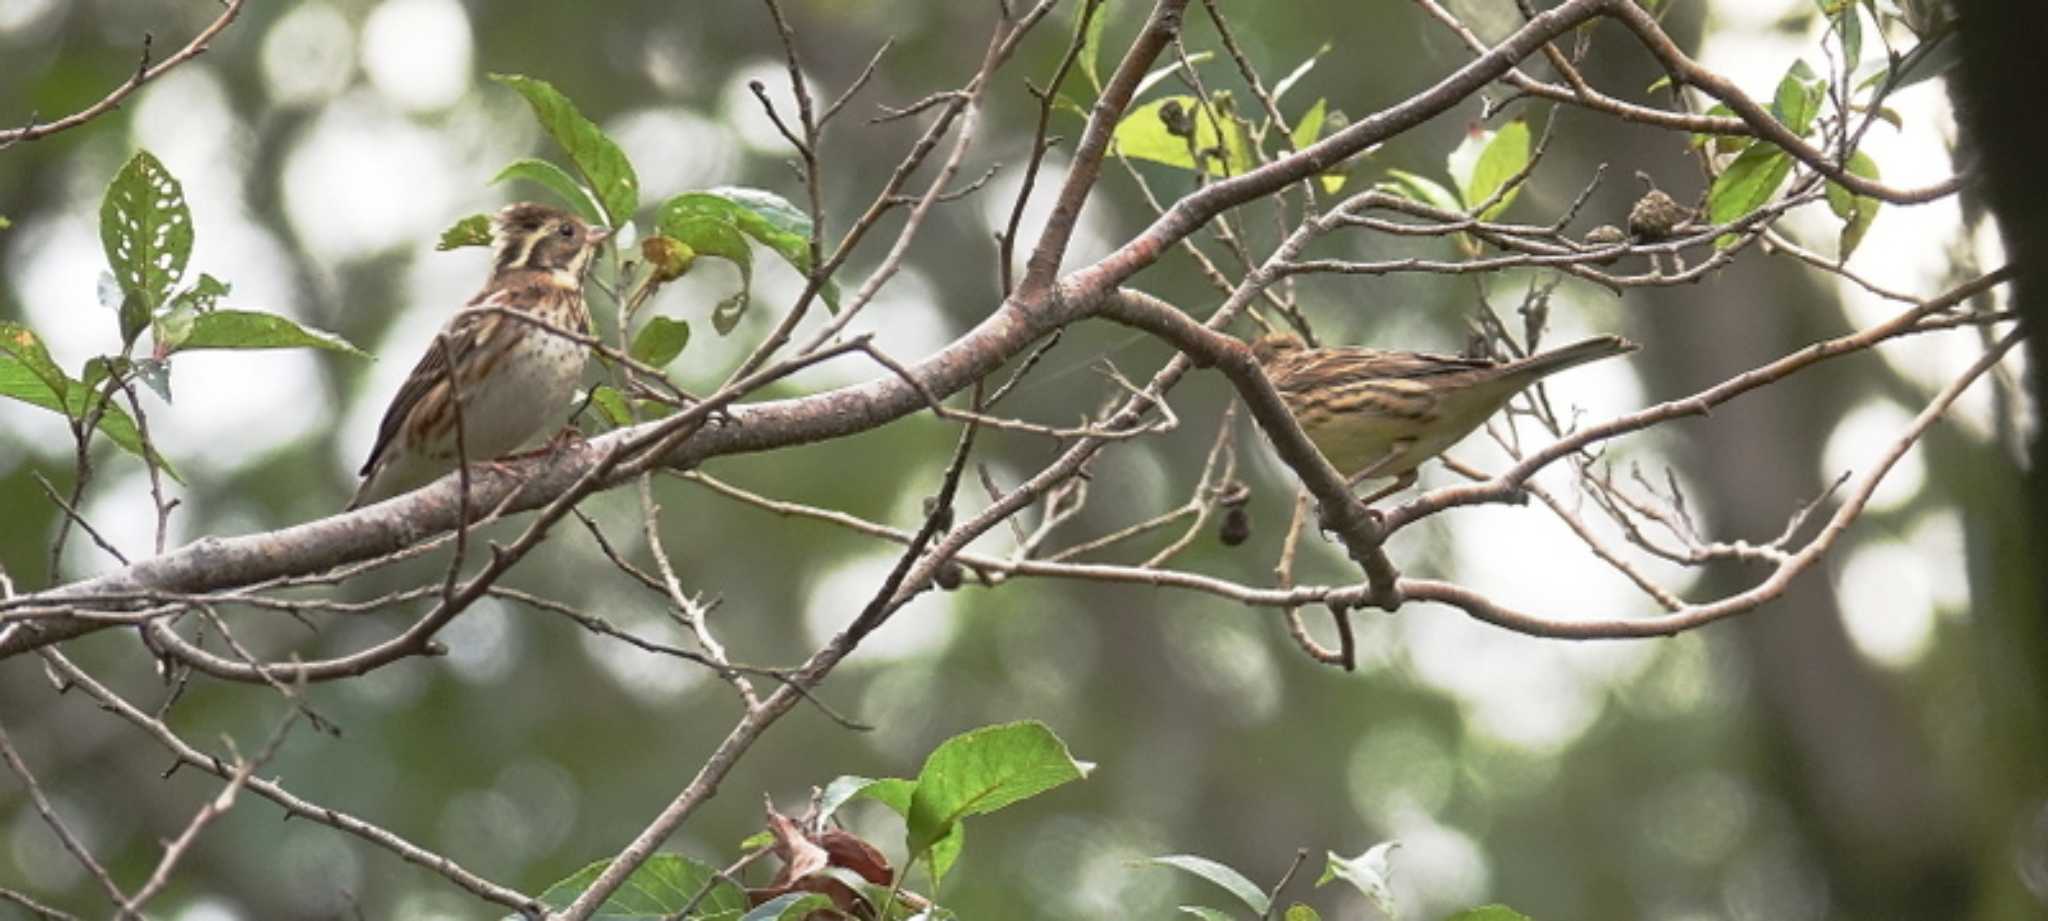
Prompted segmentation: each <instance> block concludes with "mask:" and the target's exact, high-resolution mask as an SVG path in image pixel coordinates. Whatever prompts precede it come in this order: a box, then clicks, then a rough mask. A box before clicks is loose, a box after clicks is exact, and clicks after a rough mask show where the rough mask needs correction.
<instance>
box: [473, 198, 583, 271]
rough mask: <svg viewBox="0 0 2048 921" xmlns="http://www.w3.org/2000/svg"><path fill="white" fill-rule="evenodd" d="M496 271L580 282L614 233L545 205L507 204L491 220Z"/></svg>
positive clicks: (530, 203) (527, 203)
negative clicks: (548, 275)
mask: <svg viewBox="0 0 2048 921" xmlns="http://www.w3.org/2000/svg"><path fill="white" fill-rule="evenodd" d="M491 230H492V236H493V238H494V240H493V247H494V250H495V252H496V258H495V269H494V271H495V272H496V273H498V274H504V273H506V272H513V271H519V270H529V271H540V272H548V273H551V274H552V273H557V272H559V273H562V274H564V275H567V276H568V277H569V278H571V279H575V280H576V281H578V282H580V281H581V280H582V278H583V273H584V272H585V271H587V270H589V268H590V263H591V261H592V260H591V257H592V256H593V255H595V254H596V253H597V247H598V245H599V244H601V243H603V242H604V241H606V240H608V239H610V238H611V235H612V232H611V231H610V230H607V229H605V228H602V227H591V226H590V225H588V224H585V223H583V222H582V221H581V220H579V219H577V217H576V216H575V215H573V214H569V213H567V212H565V211H562V210H560V209H556V208H550V207H548V206H546V205H537V204H534V203H532V202H519V203H517V204H512V205H506V206H505V207H504V208H502V209H500V210H499V211H498V213H497V215H496V216H495V217H493V218H492V220H491Z"/></svg>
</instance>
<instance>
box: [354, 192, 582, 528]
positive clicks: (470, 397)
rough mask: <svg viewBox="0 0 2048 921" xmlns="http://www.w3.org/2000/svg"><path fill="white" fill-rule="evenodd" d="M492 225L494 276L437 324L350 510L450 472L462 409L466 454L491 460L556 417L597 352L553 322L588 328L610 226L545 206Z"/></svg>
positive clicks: (522, 208)
mask: <svg viewBox="0 0 2048 921" xmlns="http://www.w3.org/2000/svg"><path fill="white" fill-rule="evenodd" d="M491 233H492V245H493V250H494V261H493V263H492V268H491V278H490V281H489V282H487V283H486V284H485V285H484V288H483V290H482V291H479V292H477V294H476V296H475V297H472V298H470V299H469V303H468V304H465V305H464V306H463V309H462V310H461V311H459V312H457V313H456V314H455V316H453V317H451V318H449V320H448V322H447V324H446V325H444V326H442V327H441V333H440V335H439V336H438V337H436V339H435V341H434V342H431V343H429V344H428V345H427V354H426V355H424V356H422V357H421V358H420V361H419V364H418V365H417V366H415V367H414V368H413V369H412V374H411V375H409V376H407V377H406V379H405V384H404V386H402V387H400V388H399V389H398V396H396V397H394V398H392V400H391V406H390V408H388V409H386V410H385V411H384V421H383V423H382V424H380V425H379V426H378V427H377V442H376V444H375V445H374V446H372V447H371V448H370V459H369V460H368V461H366V462H364V464H363V469H362V472H361V474H360V475H361V476H362V477H363V483H362V486H361V487H359V488H358V489H357V490H356V494H355V498H353V499H350V500H349V503H348V507H349V508H351V509H353V508H360V507H362V506H364V505H368V504H370V503H372V502H378V501H382V500H384V499H387V498H390V497H391V496H395V495H398V494H399V493H402V492H409V491H411V490H414V489H418V488H419V487H421V486H425V485H426V484H428V483H430V482H432V481H434V480H435V479H438V478H439V477H441V476H442V475H443V474H446V473H448V472H449V471H451V470H454V469H455V464H456V460H457V454H458V443H457V440H456V436H455V424H456V419H457V417H458V415H459V416H460V418H461V422H462V439H461V442H460V453H461V454H462V455H464V456H466V457H467V458H468V459H469V460H470V461H471V462H478V461H487V460H490V459H492V458H496V457H500V456H502V455H504V454H506V453H507V452H510V451H512V450H513V449H515V448H518V447H520V446H521V445H523V444H525V443H526V442H527V441H528V440H530V439H532V438H533V437H534V436H535V435H537V434H539V433H540V432H541V431H542V430H543V429H544V428H546V427H547V426H548V424H549V423H550V422H555V421H559V417H560V416H561V414H562V411H563V410H565V409H566V408H567V407H568V405H569V400H570V397H572V396H574V394H575V392H576V385H577V383H578V382H579V381H580V380H582V377H583V365H584V363H585V360H586V359H587V358H588V357H589V352H588V350H587V349H586V348H584V346H583V344H582V343H579V342H577V341H575V340H574V339H570V338H568V337H566V336H563V335H561V334H560V333H558V332H556V330H565V331H568V332H572V333H577V334H582V333H584V332H586V331H587V330H588V329H589V326H590V312H589V311H588V310H587V309H586V308H585V307H584V306H583V277H584V274H585V273H586V272H587V271H589V269H590V264H591V262H592V256H593V255H594V254H596V252H597V249H598V247H599V246H600V245H602V244H603V243H604V242H605V240H607V239H609V238H610V237H611V234H612V232H611V231H610V230H607V229H605V228H593V227H590V226H588V225H586V224H584V223H583V222H582V221H580V220H577V219H576V217H575V216H574V215H570V214H567V213H564V212H562V211H558V210H556V209H554V208H550V207H547V206H546V205H536V204H531V203H520V204H514V205H508V206H506V207H505V208H504V209H503V210H500V211H499V212H498V213H497V214H496V215H495V216H494V217H493V218H492V220H491ZM510 314H519V315H521V316H524V317H531V318H532V319H533V320H537V321H539V323H540V324H546V325H545V326H543V325H538V324H536V323H533V322H527V321H526V320H524V319H521V316H512V315H510ZM549 327H552V329H550V328H549ZM444 342H445V343H446V349H445V350H444V348H443V343H444ZM451 356H452V358H453V361H452V368H453V370H452V373H451V370H450V369H451V361H450V358H451ZM458 395H459V397H460V401H459V405H460V409H461V411H460V412H459V413H458V412H457V411H456V408H457V405H458V401H457V399H456V397H457V396H458Z"/></svg>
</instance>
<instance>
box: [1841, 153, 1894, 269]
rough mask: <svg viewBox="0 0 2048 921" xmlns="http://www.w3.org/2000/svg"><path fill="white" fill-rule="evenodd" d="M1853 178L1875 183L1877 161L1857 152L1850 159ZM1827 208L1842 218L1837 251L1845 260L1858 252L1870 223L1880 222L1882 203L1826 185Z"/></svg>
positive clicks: (1844, 188) (1849, 167)
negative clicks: (1879, 209) (1878, 216)
mask: <svg viewBox="0 0 2048 921" xmlns="http://www.w3.org/2000/svg"><path fill="white" fill-rule="evenodd" d="M1847 168H1848V170H1849V173H1850V174H1851V175H1856V176H1861V177H1863V178H1865V179H1869V180H1873V181H1875V180H1876V179H1877V178H1878V175H1877V161H1875V160H1872V159H1870V155H1868V154H1866V153H1864V152H1863V151H1860V150H1859V151H1857V152H1855V153H1854V154H1851V155H1850V157H1849V163H1848V165H1847ZM1827 197H1828V208H1829V210H1831V211H1833V212H1834V213H1835V216H1836V217H1839V218H1841V219H1842V235H1841V239H1840V241H1839V243H1838V245H1837V246H1836V250H1835V252H1836V253H1837V254H1838V256H1839V257H1840V258H1842V259H1844V260H1846V259H1848V258H1849V254H1851V253H1854V252H1855V251H1856V247H1857V246H1858V245H1860V244H1862V242H1863V235H1864V234H1865V233H1868V232H1869V231H1870V223H1871V222H1872V221H1875V220H1877V209H1878V207H1879V206H1880V205H1881V204H1882V203H1881V202H1879V201H1878V200H1877V199H1876V198H1873V197H1871V196H1868V195H1857V194H1855V193H1853V192H1850V191H1849V190H1848V189H1847V188H1846V187H1844V186H1842V185H1841V184H1839V183H1835V182H1829V183H1828V185H1827Z"/></svg>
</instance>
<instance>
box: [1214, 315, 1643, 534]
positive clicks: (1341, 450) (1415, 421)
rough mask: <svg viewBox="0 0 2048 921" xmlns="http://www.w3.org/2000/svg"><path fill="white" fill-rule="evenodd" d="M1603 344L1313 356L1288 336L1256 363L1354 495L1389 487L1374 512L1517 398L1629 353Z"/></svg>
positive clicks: (1270, 338) (1256, 349)
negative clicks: (1478, 354) (1507, 355)
mask: <svg viewBox="0 0 2048 921" xmlns="http://www.w3.org/2000/svg"><path fill="white" fill-rule="evenodd" d="M1635 349H1636V344H1635V343H1633V342H1630V341H1628V340H1626V339H1623V338H1620V337H1618V336H1601V337H1598V338H1594V339H1587V340H1585V341H1584V342H1577V343H1573V344H1571V345H1567V346H1564V347H1563V348H1558V349H1552V350H1550V351H1548V352H1543V353H1540V354H1536V355H1531V356H1529V357H1527V358H1520V359H1516V360H1514V361H1508V362H1500V361H1495V360H1493V359H1491V358H1465V357H1461V356H1456V355H1432V354H1429V353H1426V352H1392V351H1382V350H1380V349H1368V348H1356V347H1348V348H1319V349H1312V348H1309V347H1308V346H1307V345H1306V344H1304V343H1303V342H1302V341H1301V340H1300V339H1299V338H1296V337H1295V336H1292V335H1287V334H1280V333H1276V334H1271V335H1266V336H1261V337H1259V338H1258V339H1257V340H1255V341H1253V342H1252V354H1253V356H1255V357H1256V358H1258V361H1259V365H1260V366H1261V367H1262V368H1264V369H1265V372H1266V377H1267V378H1268V379H1270V380H1272V382H1273V386H1274V387H1275V388H1276V389H1278V390H1279V391H1280V396H1281V398H1282V399H1283V400H1285V401H1286V403H1287V409H1288V410H1289V411H1290V412H1292V413H1294V418H1295V420H1296V421H1297V422H1299V423H1300V424H1301V429H1302V431H1303V432H1305V433H1307V435H1308V438H1309V441H1311V442H1314V443H1315V446H1316V449H1317V450H1319V451H1321V452H1323V457H1324V458H1326V459H1328V460H1329V462H1330V466H1332V467H1335V468H1336V469H1337V472H1338V473H1341V474H1343V475H1344V476H1345V477H1346V478H1348V479H1349V480H1350V481H1351V485H1353V486H1357V485H1358V484H1359V483H1360V482H1361V481H1364V480H1370V479H1378V478H1381V477H1393V478H1394V482H1393V484H1392V485H1390V486H1388V487H1386V488H1385V489H1382V490H1380V491H1378V492H1376V493H1373V494H1372V495H1371V496H1369V497H1367V498H1366V499H1365V502H1366V504H1368V505H1370V504H1372V503H1373V502H1376V501H1378V500H1380V499H1383V498H1385V497H1387V496H1390V495H1392V494H1394V493H1396V492H1399V491H1401V490H1403V489H1406V488H1408V487H1409V486H1411V485H1414V483H1415V468H1416V467H1418V466H1421V464H1422V462H1423V461H1426V460H1429V459H1430V458H1432V457H1435V456H1437V455H1438V454H1441V453H1443V452H1444V451H1445V450H1446V449H1448V448H1450V446H1451V445H1454V444H1457V443H1458V441H1459V440H1460V439H1462V438H1464V437H1465V436H1466V435H1469V434H1471V433H1472V431H1473V430H1474V429H1477V428H1478V427H1479V426H1480V425H1481V424H1482V423H1484V422H1485V421H1486V420H1487V419H1488V418H1489V417H1491V416H1492V415H1493V414H1494V413H1496V412H1499V411H1500V410H1501V408H1502V407H1504V406H1506V405H1507V404H1508V400H1509V399H1511V398H1513V397H1514V395H1515V394H1517V393H1520V392H1522V390H1523V388H1526V387H1528V386H1529V385H1531V384H1534V383H1536V382H1537V381H1539V380H1542V379H1543V378H1545V377H1548V376H1550V375H1552V374H1556V373H1557V372H1559V371H1562V370H1564V369H1566V368H1570V367H1573V366H1575V365H1581V364H1585V363H1586V362H1589V361H1598V360H1600V359H1602V358H1608V357H1611V356H1614V355H1620V354H1623V353H1626V352H1632V351H1635Z"/></svg>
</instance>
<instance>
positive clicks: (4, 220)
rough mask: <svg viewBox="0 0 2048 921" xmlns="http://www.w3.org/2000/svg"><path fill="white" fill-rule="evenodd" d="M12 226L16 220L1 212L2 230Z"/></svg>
mask: <svg viewBox="0 0 2048 921" xmlns="http://www.w3.org/2000/svg"><path fill="white" fill-rule="evenodd" d="M12 226H14V222H13V221H10V220H8V219H7V216H6V215H4V214H0V230H6V229H7V228H9V227H12Z"/></svg>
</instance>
